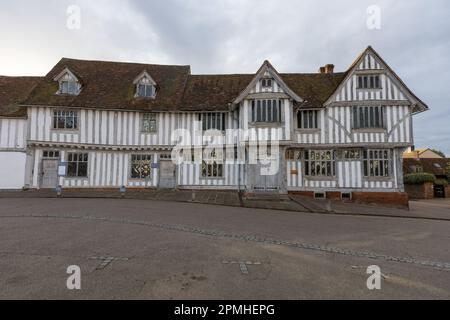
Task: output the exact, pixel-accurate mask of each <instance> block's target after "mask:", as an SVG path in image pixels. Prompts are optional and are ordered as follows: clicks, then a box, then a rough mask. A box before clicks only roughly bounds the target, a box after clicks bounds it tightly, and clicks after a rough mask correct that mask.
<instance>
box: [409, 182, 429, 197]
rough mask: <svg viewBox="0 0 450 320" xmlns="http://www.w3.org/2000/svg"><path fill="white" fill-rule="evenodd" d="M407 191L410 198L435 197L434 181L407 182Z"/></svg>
mask: <svg viewBox="0 0 450 320" xmlns="http://www.w3.org/2000/svg"><path fill="white" fill-rule="evenodd" d="M405 191H406V193H407V194H408V195H409V198H410V199H417V200H419V199H433V198H434V187H433V183H431V182H427V183H424V184H407V185H405Z"/></svg>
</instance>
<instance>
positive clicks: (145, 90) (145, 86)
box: [136, 82, 156, 99]
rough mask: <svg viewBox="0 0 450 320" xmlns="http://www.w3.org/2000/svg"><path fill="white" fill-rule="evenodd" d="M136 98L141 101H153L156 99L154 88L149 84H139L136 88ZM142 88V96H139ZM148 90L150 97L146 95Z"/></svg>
mask: <svg viewBox="0 0 450 320" xmlns="http://www.w3.org/2000/svg"><path fill="white" fill-rule="evenodd" d="M136 87H137V88H136V97H138V98H142V99H154V98H155V97H156V87H155V85H153V84H151V83H142V82H139V83H138V84H137V86H136ZM142 87H143V88H144V95H141V88H142ZM149 88H150V93H151V94H150V95H149V94H148V93H149V92H148V90H149Z"/></svg>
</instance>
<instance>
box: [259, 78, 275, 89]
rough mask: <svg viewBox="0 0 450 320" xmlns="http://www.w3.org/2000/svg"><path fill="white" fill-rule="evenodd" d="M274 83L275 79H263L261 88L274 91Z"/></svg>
mask: <svg viewBox="0 0 450 320" xmlns="http://www.w3.org/2000/svg"><path fill="white" fill-rule="evenodd" d="M274 81H275V80H274V79H273V78H262V79H261V88H262V89H273V84H274ZM269 84H270V85H269Z"/></svg>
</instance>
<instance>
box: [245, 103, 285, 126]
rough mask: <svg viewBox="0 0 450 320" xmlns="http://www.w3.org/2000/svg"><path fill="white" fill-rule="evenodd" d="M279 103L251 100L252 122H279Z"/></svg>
mask: <svg viewBox="0 0 450 320" xmlns="http://www.w3.org/2000/svg"><path fill="white" fill-rule="evenodd" d="M281 103H282V101H281V100H252V110H251V112H252V115H251V119H252V122H269V123H277V122H281V121H282V117H281Z"/></svg>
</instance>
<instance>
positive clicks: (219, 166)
mask: <svg viewBox="0 0 450 320" xmlns="http://www.w3.org/2000/svg"><path fill="white" fill-rule="evenodd" d="M223 162H224V161H223V152H220V151H218V150H215V149H214V150H209V151H208V152H205V151H204V152H203V162H202V178H223V175H224V172H223Z"/></svg>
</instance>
